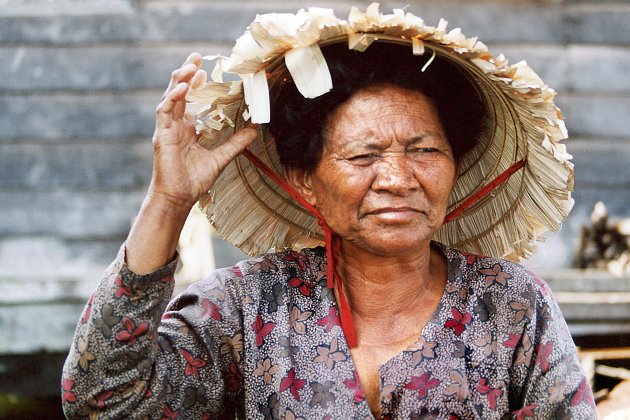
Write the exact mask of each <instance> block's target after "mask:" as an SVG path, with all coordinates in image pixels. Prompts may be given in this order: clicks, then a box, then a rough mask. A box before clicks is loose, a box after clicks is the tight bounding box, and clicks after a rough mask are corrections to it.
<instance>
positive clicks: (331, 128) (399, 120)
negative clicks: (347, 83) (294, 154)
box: [293, 86, 457, 256]
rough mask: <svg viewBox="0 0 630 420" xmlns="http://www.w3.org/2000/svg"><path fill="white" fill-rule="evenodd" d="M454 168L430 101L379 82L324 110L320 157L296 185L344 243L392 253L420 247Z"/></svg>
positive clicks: (442, 209) (434, 225)
mask: <svg viewBox="0 0 630 420" xmlns="http://www.w3.org/2000/svg"><path fill="white" fill-rule="evenodd" d="M456 174H457V170H456V164H455V160H454V158H453V153H452V150H451V147H450V145H449V143H448V140H447V138H446V135H445V132H444V129H443V128H442V125H441V123H440V121H439V116H438V113H437V110H436V108H435V106H434V105H433V103H432V102H431V100H430V99H428V98H427V97H425V96H424V95H422V94H421V93H419V92H414V91H408V90H404V89H401V88H398V87H394V86H385V87H373V88H371V89H366V90H362V91H359V92H357V93H356V94H355V95H354V96H352V97H351V98H350V99H349V100H348V101H347V102H345V103H344V104H342V105H341V106H340V107H339V108H338V109H337V110H336V111H335V112H334V113H333V115H331V117H330V121H329V124H328V130H327V136H326V143H325V146H324V150H323V155H322V160H321V162H320V164H319V165H318V166H317V168H316V170H315V172H314V173H312V174H303V177H302V179H300V180H299V182H298V185H297V186H298V188H299V189H300V191H301V192H302V193H303V194H304V195H305V197H306V198H307V200H308V201H309V202H310V203H311V204H313V205H314V206H316V207H317V208H318V210H319V211H320V212H321V213H322V215H323V216H324V219H325V220H326V222H327V223H328V225H329V226H330V227H331V228H332V230H333V231H334V232H336V233H337V234H338V235H339V236H340V237H341V238H342V241H343V243H344V246H345V247H346V249H348V247H350V248H351V249H353V250H354V251H355V252H367V253H372V254H376V255H383V256H385V255H400V253H404V254H407V253H414V252H418V250H419V249H420V248H421V246H423V245H424V247H425V249H428V244H429V242H430V240H431V238H432V237H433V236H434V235H435V233H436V232H437V231H438V230H439V228H440V227H441V226H442V222H443V220H444V217H445V215H446V208H447V205H448V198H449V195H450V193H451V190H452V189H453V186H454V183H455V180H456ZM293 179H296V177H294V178H293Z"/></svg>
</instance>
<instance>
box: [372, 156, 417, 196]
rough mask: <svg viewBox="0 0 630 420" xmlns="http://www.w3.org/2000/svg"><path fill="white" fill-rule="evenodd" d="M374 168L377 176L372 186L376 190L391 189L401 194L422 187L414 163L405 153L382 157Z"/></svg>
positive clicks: (390, 190)
mask: <svg viewBox="0 0 630 420" xmlns="http://www.w3.org/2000/svg"><path fill="white" fill-rule="evenodd" d="M374 168H375V171H376V176H375V178H374V182H373V185H372V188H373V189H374V190H376V191H389V192H392V193H394V194H399V195H400V194H406V193H408V192H409V191H414V190H417V189H419V188H420V186H419V184H418V180H417V179H416V177H415V173H414V169H413V163H412V162H410V161H409V158H408V157H406V156H404V155H402V156H401V155H390V156H384V157H381V159H379V161H378V162H377V163H375V164H374Z"/></svg>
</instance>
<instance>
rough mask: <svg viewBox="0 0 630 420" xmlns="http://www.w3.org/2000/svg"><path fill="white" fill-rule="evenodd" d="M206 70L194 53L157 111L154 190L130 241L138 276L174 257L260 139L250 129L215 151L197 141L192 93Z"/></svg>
mask: <svg viewBox="0 0 630 420" xmlns="http://www.w3.org/2000/svg"><path fill="white" fill-rule="evenodd" d="M200 65H201V55H199V54H198V53H193V54H191V55H190V56H189V57H188V59H187V60H186V62H185V63H184V64H183V65H182V66H181V67H180V68H179V69H177V70H175V71H174V72H173V73H172V75H171V81H170V83H169V85H168V87H167V89H166V92H165V93H164V96H163V99H162V102H160V104H159V105H158V107H157V110H156V127H155V132H154V134H153V175H152V178H151V185H150V186H149V191H148V193H147V196H146V198H145V200H144V202H143V204H142V208H141V209H140V213H139V214H138V217H137V218H136V220H135V222H134V224H133V227H132V228H131V231H130V232H129V236H128V238H127V241H126V246H127V264H128V266H129V268H130V269H131V270H132V271H134V272H136V273H138V274H146V273H149V272H151V271H154V270H156V269H158V268H159V267H161V266H163V265H164V264H166V263H167V262H168V261H170V260H171V259H172V258H173V256H174V255H175V248H176V246H177V241H178V239H179V234H180V233H181V230H182V227H183V226H184V222H185V221H186V217H187V216H188V213H189V212H190V209H191V208H192V206H193V205H194V203H196V202H197V200H199V198H200V197H201V196H202V195H203V194H205V193H206V192H207V191H208V190H209V189H210V188H211V187H212V185H213V184H214V182H215V181H216V179H217V178H218V177H219V174H220V173H221V171H222V170H223V169H224V168H225V166H226V165H227V164H228V163H229V162H230V161H232V160H233V159H234V158H235V157H236V156H237V155H238V154H240V153H241V152H242V151H243V150H244V149H245V148H246V147H247V146H248V145H249V144H250V143H251V142H252V141H253V140H254V138H255V137H256V132H255V130H253V129H250V128H249V129H243V130H241V131H239V132H237V133H236V134H235V135H233V136H232V137H231V138H230V139H229V140H228V141H226V142H225V143H224V144H222V145H220V146H218V147H217V148H215V149H214V150H206V149H204V148H203V147H202V146H200V145H199V144H198V143H197V142H196V133H195V128H194V125H193V122H192V121H191V120H190V119H189V118H187V117H186V115H185V113H184V111H185V108H186V94H187V93H188V91H189V90H190V88H191V87H198V86H199V85H201V84H203V83H204V82H205V79H206V73H205V71H203V70H201V69H200V68H199V67H200Z"/></svg>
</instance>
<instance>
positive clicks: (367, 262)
mask: <svg viewBox="0 0 630 420" xmlns="http://www.w3.org/2000/svg"><path fill="white" fill-rule="evenodd" d="M425 249H426V250H425V251H423V252H420V253H415V254H413V255H395V256H378V255H373V254H363V253H361V252H357V251H356V250H352V249H348V251H346V252H344V246H343V244H342V249H341V255H340V256H339V261H338V263H337V264H338V266H337V270H338V272H339V273H340V274H341V276H342V278H343V285H344V290H345V292H346V295H347V296H348V300H349V302H350V306H351V308H352V313H353V315H354V317H356V318H360V319H361V321H362V323H377V324H378V323H381V322H389V323H391V322H392V321H393V320H395V319H396V318H400V317H401V316H404V315H405V314H408V313H409V312H414V308H417V305H420V304H429V303H432V302H434V301H435V300H436V297H437V300H439V299H440V298H441V296H442V293H443V291H444V287H445V284H446V275H447V272H446V261H445V258H444V256H443V255H442V253H441V252H440V251H437V250H435V249H433V248H432V247H431V246H427V247H425ZM415 310H417V309H415Z"/></svg>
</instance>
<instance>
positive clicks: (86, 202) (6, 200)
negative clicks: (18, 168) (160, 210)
mask: <svg viewBox="0 0 630 420" xmlns="http://www.w3.org/2000/svg"><path fill="white" fill-rule="evenodd" d="M144 195H145V189H144V188H143V190H142V191H126V192H125V191H100V192H99V191H80V192H79V191H70V190H54V191H37V192H20V191H0V203H2V205H1V206H0V237H3V236H11V237H13V236H34V235H37V236H40V235H45V236H46V235H58V236H60V237H62V238H65V239H83V238H89V237H92V238H93V239H98V238H101V239H103V238H104V239H109V238H117V239H118V240H121V241H122V239H124V238H125V237H126V236H127V233H128V232H129V228H130V227H131V221H132V218H133V217H134V216H135V214H136V213H137V212H138V209H139V208H140V204H141V202H142V199H143V198H144Z"/></svg>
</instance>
